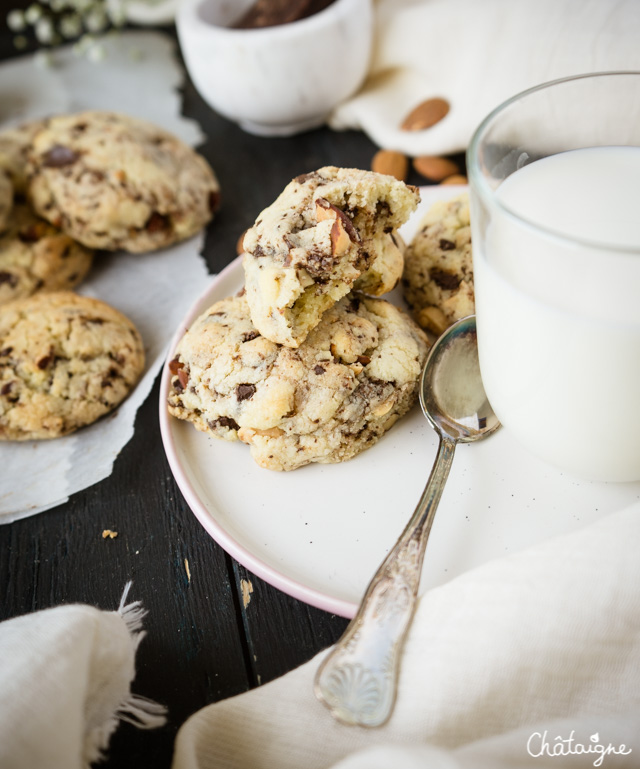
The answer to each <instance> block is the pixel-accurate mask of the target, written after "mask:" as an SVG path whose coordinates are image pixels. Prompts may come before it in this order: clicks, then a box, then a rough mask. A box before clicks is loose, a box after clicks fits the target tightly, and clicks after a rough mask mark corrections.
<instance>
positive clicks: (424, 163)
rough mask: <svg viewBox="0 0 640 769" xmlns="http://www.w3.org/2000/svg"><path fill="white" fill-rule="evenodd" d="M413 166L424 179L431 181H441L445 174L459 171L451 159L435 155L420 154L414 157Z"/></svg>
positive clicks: (449, 174)
mask: <svg viewBox="0 0 640 769" xmlns="http://www.w3.org/2000/svg"><path fill="white" fill-rule="evenodd" d="M413 167H414V168H415V169H416V171H417V172H418V173H419V174H421V175H422V176H424V178H425V179H430V180H431V181H432V182H441V181H442V180H443V179H446V178H447V176H453V174H458V173H460V169H459V168H458V166H457V165H456V164H455V163H454V162H453V160H449V158H441V157H438V156H437V155H422V156H420V157H419V158H414V161H413Z"/></svg>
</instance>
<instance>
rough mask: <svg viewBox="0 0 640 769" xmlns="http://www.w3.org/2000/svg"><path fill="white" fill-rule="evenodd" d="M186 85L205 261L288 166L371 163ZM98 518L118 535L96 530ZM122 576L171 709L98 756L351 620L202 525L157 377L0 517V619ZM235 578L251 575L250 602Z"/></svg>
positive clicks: (364, 147)
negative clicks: (204, 198)
mask: <svg viewBox="0 0 640 769" xmlns="http://www.w3.org/2000/svg"><path fill="white" fill-rule="evenodd" d="M18 4H20V3H16V5H18ZM3 15H4V10H3ZM0 23H2V24H3V27H2V29H1V31H0V56H1V57H2V58H8V57H10V56H14V55H15V49H14V48H13V46H12V43H11V37H12V36H11V34H10V33H9V31H8V29H7V28H6V26H4V19H2V22H0ZM167 34H170V35H172V30H167ZM100 66H108V62H103V63H102V64H101V65H100ZM36 76H37V70H34V77H36ZM183 96H184V101H183V111H184V114H185V115H188V116H190V117H193V118H196V119H197V120H198V121H199V122H200V125H201V126H202V128H203V131H204V133H205V134H206V136H207V140H206V143H205V144H204V145H202V146H201V147H200V151H201V152H202V153H203V154H204V155H205V157H206V158H207V159H208V160H209V162H210V163H211V164H212V166H213V167H214V168H215V170H216V173H217V175H218V178H219V180H220V184H221V188H222V207H221V209H220V212H219V214H218V215H217V217H216V219H215V221H213V222H212V223H211V225H210V226H209V228H208V231H207V238H206V245H205V251H204V255H205V258H206V260H207V263H208V266H209V269H210V271H211V273H215V272H218V271H220V270H221V269H222V268H223V267H224V266H225V265H226V264H228V263H229V262H230V261H232V259H234V258H235V256H236V241H237V240H238V237H239V235H240V234H241V233H242V232H243V230H244V229H245V228H246V227H248V226H250V225H251V224H252V223H253V221H254V219H255V218H256V216H257V215H258V213H259V212H260V211H261V210H262V209H263V208H264V207H265V206H267V205H269V204H270V203H271V202H272V201H273V200H274V198H275V197H276V196H277V195H278V194H279V193H280V192H281V190H282V188H283V187H284V186H285V184H286V183H287V182H288V181H289V180H290V179H291V178H293V177H294V176H296V175H298V174H300V173H303V172H306V171H311V170H313V169H315V168H318V167H320V166H323V165H327V164H334V165H342V166H353V167H361V168H369V166H370V162H371V158H372V156H373V154H374V152H375V151H376V149H377V148H376V147H375V146H374V145H373V144H372V143H371V142H370V141H369V140H368V139H367V138H366V137H365V136H364V135H363V134H361V133H358V132H344V133H337V132H333V131H330V130H328V129H324V128H323V129H319V130H315V131H311V132H308V133H305V134H302V135H299V136H295V137H292V138H277V139H275V138H260V137H256V136H251V135H249V134H247V133H244V132H243V131H242V130H241V129H240V128H238V127H237V126H236V125H235V124H233V123H231V122H229V121H227V120H225V119H223V118H222V117H220V116H218V115H217V114H215V113H214V112H213V111H212V110H211V109H210V108H209V107H208V106H207V105H206V104H205V103H204V102H203V101H202V99H201V98H200V96H199V95H198V93H197V92H196V91H195V89H194V87H193V85H192V84H191V83H190V81H189V79H188V77H187V78H186V85H185V88H184V94H183ZM409 181H410V182H412V183H414V184H420V183H424V180H421V179H420V177H417V176H415V177H413V176H412V177H411V178H410V179H409ZM194 299H195V297H194ZM16 483H20V479H16ZM104 529H112V530H113V531H117V532H118V536H117V538H115V539H103V537H102V531H103V530H104ZM185 559H187V560H188V563H189V567H190V572H191V579H189V577H188V575H187V572H186V570H185V565H184V562H185ZM128 580H133V588H132V590H131V593H130V598H131V599H132V600H137V599H140V600H141V601H142V602H143V604H144V606H145V608H146V609H147V610H148V616H147V618H146V619H145V628H146V630H147V637H146V638H145V639H144V641H143V642H142V644H141V646H140V649H139V652H138V663H137V676H136V679H135V681H134V684H133V689H134V691H135V692H136V693H139V694H142V695H144V696H147V697H151V698H152V699H155V700H157V701H158V702H161V703H163V704H165V705H166V706H167V707H168V709H169V720H168V724H167V725H166V726H165V727H164V728H162V729H157V730H153V731H139V730H137V729H135V728H133V727H131V726H129V725H128V724H122V725H121V726H120V727H119V729H118V730H117V732H116V734H115V735H114V737H113V739H112V742H111V748H110V750H109V758H108V760H107V762H106V763H105V764H104V766H106V767H118V768H119V769H126V767H136V769H139V768H140V767H142V766H153V767H155V769H162V768H163V767H169V765H170V762H171V757H172V749H173V741H174V737H175V734H176V731H177V729H178V728H179V726H180V725H181V724H182V723H183V722H184V721H185V719H186V718H187V717H188V716H189V715H190V714H191V713H193V712H195V711H196V710H198V709H200V708H201V707H203V706H204V705H207V704H209V703H212V702H216V701H218V700H222V699H224V698H226V697H230V696H232V695H235V694H239V693H241V692H244V691H246V690H248V689H250V688H252V687H255V686H257V685H259V684H264V683H266V682H268V681H270V680H271V679H273V678H276V677H277V676H280V675H282V674H283V673H286V672H287V671H288V670H291V669H293V668H294V667H296V666H298V665H300V664H301V663H303V662H305V661H307V660H308V659H310V658H311V657H312V656H313V655H314V654H316V653H317V652H318V651H320V650H321V649H323V648H324V647H326V646H328V645H329V644H331V643H333V642H334V641H335V640H336V639H337V638H338V637H339V636H340V635H341V633H342V631H343V630H344V628H345V627H346V624H347V620H345V619H344V618H342V617H337V616H335V615H331V614H328V613H326V612H323V611H321V610H319V609H315V608H313V607H310V606H308V605H306V604H304V603H301V602H300V601H297V600H295V599H293V598H291V597H290V596H288V595H285V594H284V593H282V592H280V591H279V590H277V589H275V588H273V587H271V586H270V585H269V584H267V583H265V582H263V581H262V580H260V579H259V578H257V577H256V576H254V575H252V574H250V573H249V572H248V571H247V570H246V569H245V568H244V567H243V566H242V565H240V564H239V563H237V562H236V561H235V560H233V559H232V558H231V557H230V556H229V555H227V553H225V551H224V550H223V549H222V548H221V547H220V546H219V545H218V544H217V543H216V542H214V541H213V540H212V539H211V538H210V537H209V535H208V534H207V533H206V532H205V531H204V529H203V528H202V527H201V526H200V524H199V523H198V521H197V520H196V518H195V516H194V515H193V514H192V513H191V511H190V509H189V507H188V506H187V504H186V502H185V501H184V499H183V497H182V494H181V493H180V491H179V489H178V487H177V485H176V483H175V481H174V479H173V476H172V474H171V470H170V469H169V465H168V463H167V460H166V458H165V454H164V450H163V446H162V442H161V438H160V429H159V424H158V381H156V383H155V386H154V388H153V390H152V392H151V394H150V395H149V397H148V398H147V400H146V402H145V403H144V404H143V406H142V407H141V408H140V410H139V412H138V415H137V419H136V426H135V433H134V436H133V438H132V439H131V441H130V442H129V443H128V445H127V446H126V447H125V448H124V450H123V451H122V453H121V454H120V456H119V457H118V458H117V460H116V462H115V465H114V469H113V473H112V475H111V476H110V477H109V478H107V479H105V480H104V481H101V482H100V483H97V484H96V485H94V486H92V487H90V488H88V489H85V490H84V491H81V492H79V493H77V494H74V495H73V496H72V497H71V498H70V499H69V501H68V502H67V503H65V504H63V505H60V506H59V507H57V508H55V509H52V510H49V511H47V512H45V513H41V514H39V515H36V516H33V517H31V518H27V519H25V520H22V521H19V522H16V523H13V524H10V525H5V526H0V619H7V618H9V617H15V616H18V615H21V614H24V613H27V612H33V611H37V610H39V609H45V608H48V607H51V606H56V605H59V604H64V603H74V602H83V603H88V604H91V605H94V606H97V607H99V608H101V609H107V610H112V609H115V608H117V606H118V602H119V600H120V596H121V593H122V590H123V587H124V585H125V583H126V582H127V581H128ZM241 580H250V581H251V583H252V585H253V593H252V594H251V600H250V601H249V603H248V605H247V606H246V607H245V606H244V605H243V599H242V591H241V585H240V583H241Z"/></svg>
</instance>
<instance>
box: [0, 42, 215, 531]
mask: <svg viewBox="0 0 640 769" xmlns="http://www.w3.org/2000/svg"><path fill="white" fill-rule="evenodd" d="M103 44H104V46H105V48H106V52H107V57H106V59H104V60H102V61H100V62H96V63H93V62H90V61H88V60H87V59H86V58H77V57H76V56H75V55H74V54H73V53H72V50H71V48H65V49H60V50H58V51H57V52H56V53H55V55H54V64H53V66H52V67H51V68H47V69H43V68H42V67H39V66H38V65H37V64H36V63H35V61H34V57H33V56H25V57H23V58H21V59H20V60H17V61H11V62H8V63H6V64H3V65H0V130H2V128H5V127H7V126H9V125H12V124H15V123H19V122H22V121H25V120H30V119H33V118H36V117H42V116H45V115H51V114H54V113H61V112H75V111H79V110H82V109H107V110H115V111H118V112H124V113H126V114H129V115H133V116H136V117H140V118H144V119H147V120H151V121H152V122H154V123H157V124H158V125H160V126H162V127H164V128H165V129H167V130H168V131H171V132H172V133H174V134H176V135H177V136H179V137H180V138H182V139H183V140H184V141H186V142H187V143H189V144H191V145H196V144H198V143H199V142H200V141H201V140H202V133H201V131H200V128H199V126H198V125H197V124H196V123H195V122H194V121H192V120H188V119H186V118H184V117H182V116H181V115H180V96H179V93H178V91H177V89H178V88H179V86H180V85H181V83H182V79H183V72H182V69H181V67H180V65H179V63H178V60H177V58H176V56H175V50H174V45H173V43H172V41H171V40H170V39H169V38H168V37H166V36H164V35H161V34H159V33H156V32H130V33H123V34H121V35H118V36H114V37H108V38H105V40H104V42H103ZM203 240H204V236H203V235H198V236H196V237H195V238H192V239H191V240H189V241H186V242H184V243H181V244H178V245H177V246H174V247H172V248H168V249H165V250H163V251H156V252H153V253H150V254H124V253H118V254H106V255H97V257H96V259H95V262H94V267H93V269H92V272H91V274H90V276H89V279H88V280H87V281H85V283H83V284H81V286H79V287H78V289H77V290H78V293H81V294H86V295H88V296H94V297H96V298H99V299H102V300H103V301H105V302H107V303H108V304H111V305H112V306H114V307H115V308H117V309H118V310H120V311H121V312H123V313H124V314H125V315H127V316H128V317H129V318H131V320H132V321H133V322H134V323H135V324H136V326H137V327H138V330H139V331H140V333H141V334H142V338H143V340H144V343H145V352H146V356H147V361H146V367H145V371H144V374H143V376H142V379H141V380H140V382H139V383H138V385H137V387H136V388H135V390H134V392H133V393H132V394H131V395H130V396H129V398H127V400H126V401H125V402H124V403H123V404H122V405H121V406H120V407H119V408H118V409H117V410H116V411H115V412H114V413H113V414H111V415H109V416H107V417H105V418H104V419H102V420H100V421H99V422H96V423H95V424H94V425H91V426H90V427H86V428H83V429H82V430H79V431H78V432H76V433H74V434H72V435H69V436H67V437H64V438H58V439H55V440H51V441H34V442H28V443H15V442H10V443H9V442H7V443H0V523H9V522H11V521H15V520H18V519H20V518H25V517H27V516H29V515H33V514H35V513H39V512H42V511H43V510H48V509H49V508H52V507H55V506H56V505H59V504H61V503H62V502H65V501H66V500H67V499H68V498H69V496H70V495H71V494H73V493H75V492H77V491H80V490H81V489H84V488H87V487H88V486H92V485H93V484H94V483H97V482H98V481H100V480H102V479H103V478H106V477H107V476H109V475H110V474H111V471H112V469H113V463H114V461H115V459H116V457H117V456H118V454H119V453H120V451H121V450H122V448H123V447H124V446H125V444H126V443H127V442H128V441H129V439H130V438H131V436H132V435H133V428H134V421H135V416H136V412H137V410H138V407H139V406H140V405H141V404H142V402H143V401H144V400H145V398H146V397H147V395H148V394H149V391H150V390H151V387H152V384H153V381H154V379H155V377H156V375H157V373H158V371H159V369H160V367H161V366H162V362H163V360H164V357H165V355H166V348H167V345H168V343H169V340H170V338H171V336H172V335H173V333H174V331H175V330H176V328H177V326H178V324H179V323H180V320H181V319H182V317H183V316H184V315H185V314H186V312H187V310H188V309H189V307H190V306H191V304H192V303H193V302H194V301H195V299H196V297H197V296H199V295H200V293H201V292H202V290H203V288H204V286H205V285H206V283H207V282H208V272H207V268H206V265H205V263H204V260H203V259H202V257H201V256H200V251H201V249H202V245H203Z"/></svg>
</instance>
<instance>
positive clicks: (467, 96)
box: [330, 0, 640, 156]
mask: <svg viewBox="0 0 640 769" xmlns="http://www.w3.org/2000/svg"><path fill="white" fill-rule="evenodd" d="M375 7H376V42H375V46H374V54H373V61H372V64H371V69H370V72H369V77H368V79H367V81H366V82H365V84H364V86H363V87H362V89H361V90H360V91H359V92H358V93H357V94H355V96H353V97H351V98H350V99H348V100H347V101H346V102H345V103H343V104H341V105H340V106H338V107H337V108H336V110H335V111H334V113H333V115H332V116H331V119H330V125H331V127H333V128H336V129H341V128H355V129H362V130H363V131H365V133H367V134H368V136H369V137H370V138H371V139H372V140H373V141H374V142H375V143H376V144H377V145H378V146H380V147H382V148H384V149H395V150H398V151H401V152H405V153H406V154H408V155H411V156H417V155H432V154H446V153H451V152H458V151H461V150H464V149H466V148H467V146H468V144H469V141H470V139H471V136H472V134H473V131H474V130H475V128H476V127H477V125H478V124H479V123H480V121H481V120H482V119H483V118H484V117H485V116H486V115H487V114H488V113H489V112H490V111H491V110H492V109H493V108H494V107H497V106H498V105H499V104H500V103H501V102H503V101H504V100H505V99H507V98H509V97H511V96H514V95H515V94H516V93H518V92H520V91H522V90H524V89H526V88H530V87H532V86H535V85H538V84H540V83H543V82H546V81H549V80H553V79H555V78H559V77H566V76H568V75H577V74H583V73H587V72H598V71H606V70H608V71H611V70H619V69H634V70H640V45H639V44H638V41H639V40H640V3H639V2H638V1H637V0H482V2H478V0H376V6H375ZM432 97H444V98H445V99H447V100H448V101H449V103H450V105H451V109H450V112H449V114H448V115H447V116H446V117H445V118H444V119H443V120H442V121H440V122H439V123H437V124H436V125H434V126H433V127H431V128H429V129H426V130H423V131H413V132H409V131H402V130H400V129H399V126H400V124H401V122H402V120H403V119H404V117H405V116H406V115H407V114H408V113H409V112H410V110H411V109H413V108H414V107H415V106H416V105H417V104H419V103H420V102H421V101H423V100H424V99H429V98H432Z"/></svg>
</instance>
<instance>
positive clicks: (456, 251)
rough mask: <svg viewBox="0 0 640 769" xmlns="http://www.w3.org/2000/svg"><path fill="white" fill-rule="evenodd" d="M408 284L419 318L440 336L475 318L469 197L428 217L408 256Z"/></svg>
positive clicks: (438, 207) (442, 204) (448, 203)
mask: <svg viewBox="0 0 640 769" xmlns="http://www.w3.org/2000/svg"><path fill="white" fill-rule="evenodd" d="M402 283H403V287H404V298H405V299H406V301H407V304H408V305H409V306H410V307H411V309H412V312H413V316H414V318H415V319H416V320H417V321H418V323H419V324H420V325H421V326H422V327H423V328H426V329H427V330H429V331H431V332H433V333H434V334H441V333H442V332H443V331H444V330H445V329H446V328H447V327H448V326H450V325H451V324H452V323H453V322H454V321H456V320H459V319H460V318H463V317H465V316H466V315H472V314H473V312H474V308H475V301H474V290H473V263H472V253H471V228H470V225H469V196H468V194H466V193H465V194H463V195H460V196H459V197H457V198H454V199H453V200H448V201H438V202H437V203H435V204H434V205H433V206H432V207H431V208H430V209H429V210H428V211H427V213H426V215H425V217H424V218H423V220H422V222H421V223H420V226H419V229H418V232H417V234H416V235H415V237H414V238H413V240H412V241H411V243H409V245H408V247H407V250H406V251H405V260H404V274H403V277H402Z"/></svg>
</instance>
